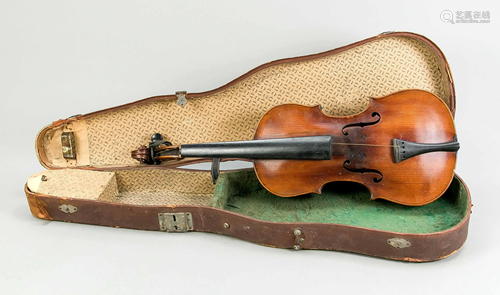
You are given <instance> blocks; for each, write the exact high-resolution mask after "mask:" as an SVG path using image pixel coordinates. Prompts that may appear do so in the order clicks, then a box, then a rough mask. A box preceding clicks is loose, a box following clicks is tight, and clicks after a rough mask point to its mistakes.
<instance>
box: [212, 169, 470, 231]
mask: <svg viewBox="0 0 500 295" xmlns="http://www.w3.org/2000/svg"><path fill="white" fill-rule="evenodd" d="M468 202H469V201H468V196H467V190H466V189H465V187H464V185H463V184H462V183H461V181H460V180H458V179H457V178H454V179H453V182H452V184H451V185H450V187H449V188H448V190H447V191H446V193H445V194H444V195H443V196H441V197H440V198H439V199H437V200H436V201H434V202H432V203H430V204H427V205H424V206H417V207H411V206H403V205H399V204H395V203H392V202H388V201H385V200H374V201H372V200H370V193H369V191H368V190H367V189H366V188H365V187H364V186H362V185H359V184H356V183H348V182H334V183H330V184H327V185H326V186H325V187H324V188H323V193H322V194H321V195H318V194H308V195H304V196H299V197H293V198H282V197H278V196H275V195H273V194H271V193H269V192H268V191H267V190H265V189H264V188H263V187H262V186H261V185H260V183H259V181H258V180H257V178H256V176H255V173H254V171H253V170H247V171H237V172H225V173H222V174H221V175H220V177H219V179H218V181H217V186H216V188H215V193H214V197H213V198H212V200H211V203H210V206H212V207H216V208H221V209H225V210H229V211H233V212H236V213H239V214H242V215H245V216H249V217H252V218H256V219H261V220H265V221H272V222H314V223H335V224H344V225H352V226H359V227H364V228H371V229H378V230H385V231H392V232H400V233H433V232H440V231H444V230H446V229H449V228H452V227H454V226H455V225H457V224H459V223H460V222H461V221H462V220H463V219H464V218H465V216H466V213H467V208H468V205H469V204H468Z"/></svg>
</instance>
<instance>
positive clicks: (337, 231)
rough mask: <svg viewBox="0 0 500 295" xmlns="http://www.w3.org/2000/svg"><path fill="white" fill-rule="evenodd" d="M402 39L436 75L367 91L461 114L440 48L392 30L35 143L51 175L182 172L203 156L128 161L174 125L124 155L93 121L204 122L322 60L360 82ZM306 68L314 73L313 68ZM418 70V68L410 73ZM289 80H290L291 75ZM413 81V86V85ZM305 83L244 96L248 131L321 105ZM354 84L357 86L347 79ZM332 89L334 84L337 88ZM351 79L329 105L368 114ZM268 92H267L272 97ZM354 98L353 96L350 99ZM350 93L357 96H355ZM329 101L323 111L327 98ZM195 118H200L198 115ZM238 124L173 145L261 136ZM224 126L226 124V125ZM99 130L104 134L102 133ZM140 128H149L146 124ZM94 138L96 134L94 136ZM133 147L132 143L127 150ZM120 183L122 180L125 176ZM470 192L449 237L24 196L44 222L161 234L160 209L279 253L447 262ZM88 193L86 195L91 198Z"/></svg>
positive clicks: (459, 239)
mask: <svg viewBox="0 0 500 295" xmlns="http://www.w3.org/2000/svg"><path fill="white" fill-rule="evenodd" d="M377 42H379V43H377ZM380 42H382V43H383V46H382V47H381V48H382V49H379V48H378V47H377V48H375V47H376V46H379V44H380ZM398 42H403V43H404V44H410V45H408V46H416V47H418V46H422V47H425V50H423V52H421V51H420V49H419V50H416V52H417V55H419V54H420V55H421V56H417V57H412V59H413V60H421V59H426V61H425V63H426V65H432V67H433V68H432V69H430V70H429V72H430V74H427V73H425V74H423V76H422V77H416V78H415V79H414V80H411V79H412V78H411V77H412V75H413V76H414V74H411V73H410V74H408V75H409V77H410V78H407V79H404V78H403V79H402V80H403V81H399V82H398V77H383V76H382V77H375V79H379V81H371V82H370V83H367V84H370V85H371V86H369V87H368V88H369V89H366V92H368V93H369V95H370V96H382V95H385V94H388V93H391V92H394V91H397V90H402V89H405V88H421V89H424V90H428V91H431V92H433V93H435V94H436V95H438V96H439V97H441V98H442V99H443V101H445V103H447V105H448V106H449V108H450V110H451V112H452V113H453V114H454V111H455V92H454V86H453V80H452V77H451V72H450V70H449V66H448V64H447V62H446V59H445V57H444V55H443V54H442V52H441V51H440V50H439V48H438V47H437V46H436V45H435V44H434V43H432V42H431V41H430V40H428V39H427V38H425V37H423V36H420V35H417V34H413V33H405V32H392V33H384V34H381V35H377V36H375V37H372V38H369V39H366V40H363V41H360V42H357V43H354V44H351V45H348V46H344V47H341V48H337V49H334V50H331V51H327V52H324V53H319V54H314V55H309V56H303V57H296V58H289V59H283V60H278V61H274V62H271V63H267V64H265V65H262V66H260V67H257V68H255V69H253V70H251V71H250V72H248V73H246V74H244V75H243V76H241V77H239V78H237V79H235V80H233V81H231V82H230V83H228V84H226V85H224V86H222V87H220V88H217V89H215V90H212V91H208V92H203V93H188V94H187V95H186V97H187V99H188V104H187V106H186V108H183V109H180V108H179V106H178V105H177V104H175V101H176V100H177V99H178V97H177V96H175V95H166V96H157V97H152V98H148V99H144V100H140V101H137V102H133V103H130V104H126V105H122V106H118V107H115V108H111V109H106V110H102V111H98V112H94V113H91V114H87V115H79V116H76V117H72V118H68V119H65V120H59V121H56V122H53V124H51V125H49V126H47V127H45V128H43V129H42V130H41V131H40V133H39V134H38V136H37V140H36V143H35V145H36V153H37V156H38V158H39V160H40V162H41V164H42V165H43V166H44V167H46V168H48V169H51V170H59V169H63V168H76V169H78V170H82V169H83V170H90V171H117V170H120V171H127V170H133V171H139V170H143V171H145V173H147V171H148V170H150V169H157V170H163V169H167V170H172V169H173V170H177V169H178V168H176V167H179V166H182V165H185V164H191V163H196V162H200V161H201V160H186V161H179V162H173V163H170V164H167V165H166V166H164V165H162V166H160V167H143V166H139V165H138V164H136V163H134V162H132V161H131V160H130V159H128V158H126V157H127V156H128V154H127V152H126V151H131V150H132V149H135V148H137V147H138V146H139V145H141V144H145V143H147V141H148V137H149V136H150V134H151V132H152V131H157V130H158V129H160V130H165V129H168V128H167V127H168V126H167V127H165V126H156V125H154V123H153V121H154V120H155V119H154V118H151V124H149V125H148V126H146V127H144V128H145V129H144V130H147V131H148V132H144V130H139V131H138V132H139V133H141V132H142V133H144V134H143V135H140V136H139V137H137V136H135V137H134V136H133V135H130V134H129V135H128V136H129V137H131V139H129V142H130V143H128V142H127V140H125V139H124V140H122V141H121V142H122V143H123V142H124V147H123V151H115V150H102V149H99V144H97V143H93V142H92V141H93V140H95V138H94V139H93V137H95V134H98V132H97V131H95V130H97V129H98V128H97V127H95V126H93V124H96V123H95V121H96V120H101V121H102V120H104V121H106V120H107V121H110V120H118V121H119V120H120V117H119V116H120V114H123V112H129V113H128V114H127V116H130V114H136V115H137V116H142V115H143V113H142V111H143V110H144V108H148V107H150V106H153V107H154V106H155V105H156V104H159V103H164V104H166V105H161V109H162V111H163V110H173V112H184V113H186V117H182V115H178V116H177V115H175V116H173V117H172V120H173V121H176V120H177V121H178V122H174V123H175V124H182V123H185V122H186V120H188V121H189V116H192V117H195V116H197V114H196V112H197V111H198V110H199V108H198V109H194V108H195V107H200V106H204V105H206V106H208V108H210V107H213V105H212V104H214V103H215V104H218V105H219V107H220V104H221V103H223V102H225V99H232V96H233V97H237V96H238V95H240V92H239V91H243V92H245V91H246V92H248V91H247V90H245V89H244V88H245V87H246V85H248V84H250V83H254V84H255V83H257V84H259V83H261V84H265V83H267V82H268V81H269V80H266V77H270V76H273V75H274V76H273V77H276V75H284V76H286V75H288V74H290V75H292V76H293V75H296V74H297V71H298V72H299V74H300V71H301V67H304V66H307V65H308V63H309V62H311V63H312V66H315V65H314V64H313V63H314V62H315V61H323V60H325V59H329V62H330V64H332V65H335V66H336V67H338V68H340V69H337V68H334V69H332V70H331V71H330V72H327V73H323V72H322V71H321V70H320V71H319V72H318V73H317V74H318V75H321V74H323V75H327V76H328V75H329V74H331V73H334V74H335V72H336V71H344V73H343V76H346V77H351V76H356V75H358V76H357V77H358V78H359V79H363V77H364V76H363V75H361V76H360V74H359V72H361V71H364V70H365V69H366V67H370V64H367V61H366V60H364V61H363V60H362V61H360V60H359V59H357V57H358V56H361V57H363V54H366V53H367V52H368V53H369V54H370V56H369V57H368V60H369V61H368V63H371V62H373V63H374V64H375V63H377V64H378V63H380V62H385V61H384V58H386V59H390V54H388V56H382V57H381V56H380V55H384V54H385V53H384V52H385V50H386V49H384V46H389V49H387V50H395V48H396V50H397V48H398V46H399V43H398ZM403 43H401V44H403ZM415 44H417V45H415ZM391 46H393V47H391ZM394 46H395V47H394ZM373 48H375V49H373ZM391 48H392V49H391ZM370 50H375V53H370ZM429 52H430V54H429ZM396 54H398V55H401V54H402V56H401V58H402V60H405V56H404V54H407V53H405V51H404V50H403V51H402V53H396ZM345 63H348V64H349V66H348V68H349V70H348V71H347V72H345V71H346V70H345V68H343V69H342V68H341V66H339V65H343V64H345ZM417 63H418V62H417ZM403 64H404V63H403ZM327 65H328V63H327ZM319 66H320V67H321V66H322V67H324V66H325V65H324V64H320V65H319ZM280 67H281V68H280ZM395 67H399V68H401V64H399V65H395ZM408 67H415V65H412V64H409V65H408ZM424 68H425V67H424ZM303 70H304V71H307V69H303ZM389 70H390V69H389ZM424 70H425V69H424ZM409 71H410V72H411V71H412V69H410V70H409ZM420 71H422V70H420ZM340 76H342V75H340ZM343 76H342V77H343ZM328 77H329V76H328ZM426 77H427V78H426ZM252 79H253V80H252ZM284 79H285V81H286V78H284ZM294 79H295V77H294ZM332 79H334V78H332ZM346 79H348V78H346ZM425 79H428V81H431V82H426V81H424V82H422V81H423V80H425ZM255 80H256V81H255ZM306 80H307V79H306ZM408 80H410V81H409V82H408ZM273 81H274V80H273ZM278 82H279V81H278ZM299 82H300V83H298V85H293V87H292V86H289V85H291V84H293V83H291V84H288V85H281V84H280V83H277V86H273V87H275V89H276V87H278V92H281V89H279V88H280V87H282V88H283V89H285V88H292V89H289V90H283V91H282V92H285V94H284V96H286V95H287V93H286V91H290V93H294V94H297V93H302V94H301V95H298V96H297V97H291V98H290V99H287V98H280V97H278V98H275V99H271V100H270V101H267V102H266V103H265V104H263V105H262V104H259V103H258V102H259V97H258V96H250V97H246V98H244V99H245V100H252V99H253V101H251V102H252V103H253V104H254V105H255V106H254V108H255V110H254V109H250V108H249V107H248V106H243V110H241V111H240V112H239V113H237V117H238V116H242V114H246V112H248V113H249V114H250V115H249V117H248V118H246V120H243V121H248V123H247V126H252V124H254V121H256V120H258V119H259V118H260V116H261V115H262V113H263V112H265V111H266V110H267V108H269V107H270V106H274V105H276V104H280V103H284V102H299V103H303V104H307V103H308V102H309V103H310V104H312V103H315V102H316V100H311V101H308V100H307V98H304V96H307V95H308V94H311V93H314V92H317V89H316V88H315V87H316V86H314V83H315V82H314V81H306V82H304V81H299ZM345 82H348V81H347V80H346V81H345ZM320 83H323V82H320ZM325 83H327V84H328V82H325ZM342 83H343V82H342V81H337V82H335V83H333V84H334V85H333V86H332V85H330V86H331V87H332V89H334V90H332V91H333V95H335V94H336V95H337V96H335V97H340V98H341V99H344V102H345V103H344V104H340V105H339V102H338V101H334V102H332V105H330V106H329V105H328V104H327V107H326V112H329V113H331V114H335V115H348V114H352V113H356V112H358V111H359V110H362V109H363V107H364V106H366V105H365V104H364V101H365V100H363V98H364V97H365V96H366V95H365V94H363V93H361V94H360V93H358V92H356V90H351V91H344V90H343V89H339V88H341V87H340V86H342V85H344V86H345V88H350V87H351V88H356V87H359V88H360V89H364V88H366V87H365V86H364V84H363V83H362V81H361V82H360V83H361V84H360V85H346V84H342ZM426 83H427V84H426ZM280 85H281V86H280ZM428 85H431V86H428ZM432 85H434V86H432ZM259 87H264V88H265V85H264V86H262V85H259ZM370 87H371V88H370ZM426 88H427V89H426ZM242 89H243V90H242ZM262 91H264V90H262ZM338 91H341V93H340V94H339V92H338ZM361 92H362V91H361ZM263 95H264V96H266V94H265V93H264V94H263ZM321 95H322V96H327V97H329V96H330V95H332V93H328V92H325V93H322V94H321ZM278 96H279V95H278ZM346 97H347V98H348V99H346ZM349 97H353V98H352V100H351V99H350V98H349ZM205 102H206V104H205ZM321 103H322V105H323V104H324V103H325V102H321ZM190 104H191V105H194V106H193V109H190V108H189V106H190ZM329 107H330V108H329ZM228 108H231V106H228ZM222 109H224V106H222ZM189 112H192V113H191V114H190V113H189ZM213 112H214V113H216V112H218V111H217V110H215V111H213ZM221 112H222V111H221ZM221 112H219V113H221ZM117 116H118V119H117ZM221 116H223V117H227V116H233V115H232V114H230V113H224V112H222V113H221ZM178 117H179V118H178ZM186 118H188V119H186ZM235 120H236V121H237V122H236V123H235V124H234V125H235V126H232V125H228V126H219V127H217V128H219V130H218V131H220V132H214V133H210V132H208V133H209V134H208V135H207V132H206V131H204V130H200V128H201V129H203V128H205V130H210V129H213V128H215V127H214V126H216V125H213V126H212V125H210V124H211V123H210V122H211V120H208V121H206V122H205V121H203V122H201V123H199V124H198V122H194V123H193V126H192V129H191V130H189V128H188V129H184V131H183V133H179V134H176V133H175V132H173V131H172V130H167V131H166V133H168V137H167V139H168V140H171V141H173V142H174V143H191V142H203V141H207V142H208V141H226V140H244V139H250V138H251V136H252V134H253V129H252V128H246V129H250V130H247V131H245V130H244V129H245V128H242V127H246V126H243V125H244V124H243V123H241V121H242V120H238V119H235V118H233V117H232V120H231V122H234V121H235ZM190 122H191V121H190ZM222 122H225V121H224V120H222ZM226 122H229V121H226ZM142 123H144V122H141V124H142ZM197 124H198V125H197ZM228 124H229V123H228ZM143 125H144V124H143ZM254 125H255V124H254ZM200 126H201V127H200ZM253 127H255V126H253ZM93 128H94V129H95V130H93ZM99 128H100V127H99ZM138 129H140V128H139V127H138ZM197 130H199V131H200V132H196V131H197ZM63 131H75V134H78V135H77V136H76V139H77V141H78V142H79V143H78V145H77V148H78V149H77V153H79V154H77V158H78V159H79V160H64V159H62V157H61V155H57V150H58V149H59V150H60V146H57V141H56V140H54V138H57V137H58V136H60V134H61V133H62V132H63ZM87 132H88V133H89V135H90V136H88V135H87ZM102 132H103V133H109V132H110V131H109V130H104V131H102ZM169 132H170V133H169ZM162 133H163V132H162ZM98 141H102V140H98ZM107 144H108V145H111V146H113V145H117V144H118V143H116V142H112V141H111V142H107ZM127 144H128V145H129V146H127ZM65 170H72V169H64V170H61V171H65ZM206 174H208V175H209V172H206ZM197 177H198V176H197ZM208 177H209V176H208ZM201 178H204V179H205V178H207V176H202V177H201ZM207 179H208V178H207ZM457 180H458V181H460V182H461V183H462V184H463V181H462V180H461V179H460V178H458V177H457ZM118 181H119V182H120V181H122V180H118ZM181 183H182V182H181ZM173 185H174V186H175V185H176V184H175V183H174V184H173ZM177 185H178V184H177ZM464 187H465V185H464ZM174 190H175V189H174ZM212 190H213V188H212ZM465 190H466V191H467V195H468V207H467V212H466V214H465V218H463V220H462V221H461V222H460V223H459V224H457V225H456V226H454V227H452V228H450V229H447V230H444V231H441V232H435V233H427V234H410V233H398V232H390V231H381V230H376V229H371V228H362V227H356V226H348V225H342V224H324V223H279V222H267V221H262V220H257V219H254V218H250V217H247V216H243V215H240V214H237V213H234V212H231V211H227V210H223V209H218V208H213V207H209V206H208V205H207V204H205V203H203V202H201V203H197V202H196V201H194V203H190V202H191V201H190V200H191V199H189V200H188V201H186V202H184V203H183V201H182V200H184V199H182V198H181V201H178V202H172V203H167V204H161V202H158V203H156V204H155V203H154V202H153V203H144V204H142V203H134V202H128V203H117V202H113V201H112V200H111V201H110V200H108V199H106V197H103V196H102V195H101V196H99V197H98V198H86V197H82V198H75V197H66V196H55V194H54V195H51V194H44V193H41V192H36V191H34V190H32V189H31V188H30V187H29V186H28V183H27V185H26V186H25V193H26V196H27V198H28V203H29V207H30V210H31V212H32V214H33V215H34V216H35V217H38V218H41V219H46V220H57V221H66V222H77V223H85V224H94V225H104V226H113V227H123V228H131V229H140V230H155V231H158V230H160V225H159V221H158V214H159V213H168V212H190V213H191V214H192V218H193V230H194V231H204V232H213V233H218V234H224V235H229V236H233V237H236V238H240V239H243V240H247V241H250V242H254V243H258V244H262V245H268V246H273V247H278V248H293V247H294V246H295V245H296V244H298V239H300V238H301V237H302V238H304V241H303V242H302V243H299V244H300V249H325V250H337V251H346V252H355V253H361V254H366V255H371V256H378V257H383V258H388V259H395V260H405V261H433V260H438V259H441V258H444V257H447V256H449V255H452V254H453V253H455V252H456V251H458V250H459V249H460V247H461V246H462V245H463V244H464V242H465V240H466V237H467V231H468V223H469V217H470V212H471V200H470V194H469V191H468V190H467V189H466V187H465ZM200 191H204V192H203V193H205V194H208V195H209V194H210V193H211V192H212V191H211V190H210V188H207V187H202V188H200ZM197 193H198V192H197V191H193V195H196V194H197ZM83 194H84V195H85V192H84V193H83ZM89 194H90V192H89ZM61 205H72V206H75V207H77V208H78V212H77V214H76V213H74V214H71V213H67V212H63V211H62V210H60V209H59V207H60V206H61ZM225 223H227V224H230V225H231V226H230V227H229V228H226V227H224V224H225ZM297 229H300V231H301V234H300V235H299V236H297V235H295V234H294V231H295V230H297ZM390 239H404V240H405V241H409V242H410V243H411V247H392V246H388V240H390Z"/></svg>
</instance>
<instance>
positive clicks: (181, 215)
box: [158, 212, 193, 233]
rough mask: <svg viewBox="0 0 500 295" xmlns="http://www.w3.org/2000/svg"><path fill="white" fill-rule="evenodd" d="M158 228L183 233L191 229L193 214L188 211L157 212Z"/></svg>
mask: <svg viewBox="0 0 500 295" xmlns="http://www.w3.org/2000/svg"><path fill="white" fill-rule="evenodd" d="M158 221H159V223H160V230H161V231H166V232H174V233H183V232H187V231H190V230H193V216H192V215H191V213H190V212H178V213H158Z"/></svg>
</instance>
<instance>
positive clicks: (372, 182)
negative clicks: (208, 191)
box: [254, 90, 457, 206]
mask: <svg viewBox="0 0 500 295" xmlns="http://www.w3.org/2000/svg"><path fill="white" fill-rule="evenodd" d="M370 100H371V101H370V105H369V106H368V108H367V109H366V110H365V111H363V112H361V113H359V114H356V115H352V116H348V117H333V116H327V115H325V114H323V112H322V111H321V108H320V106H315V107H308V106H302V105H296V104H286V105H280V106H277V107H274V108H273V109H271V110H270V111H268V112H267V113H266V114H265V115H264V117H263V118H262V119H261V121H260V122H259V124H258V127H257V129H256V132H255V139H269V138H288V137H302V136H310V135H331V136H332V157H331V159H329V160H280V159H271V160H266V159H255V160H254V168H255V172H256V174H257V176H258V179H259V181H260V182H261V183H262V185H263V186H264V187H265V188H266V189H267V190H268V191H270V192H272V193H273V194H276V195H278V196H282V197H293V196H297V195H302V194H307V193H318V194H319V193H321V189H322V187H323V186H324V185H325V184H326V183H329V182H333V181H352V182H357V183H361V184H363V185H365V186H366V187H367V188H368V189H369V190H370V191H371V193H372V199H377V198H381V199H386V200H389V201H392V202H396V203H399V204H404V205H411V206H418V205H424V204H427V203H430V202H432V201H433V200H435V199H437V198H438V197H440V196H441V195H442V194H443V193H444V192H445V190H446V189H447V188H448V186H449V184H450V182H451V180H452V178H453V175H454V169H455V164H456V159H457V155H456V152H449V151H437V152H429V153H424V154H420V155H417V156H414V157H410V158H407V159H405V160H402V161H400V162H396V159H395V151H394V149H395V148H396V146H394V144H393V143H394V139H400V140H401V141H402V142H403V143H404V142H405V141H408V142H416V143H445V142H454V141H456V132H455V127H454V124H453V117H452V115H451V113H450V111H449V109H448V107H447V106H446V105H445V104H444V102H443V101H442V100H441V99H439V98H438V97H437V96H435V95H434V94H432V93H430V92H427V91H422V90H403V91H400V92H396V93H393V94H390V95H387V96H384V97H380V98H371V99H370ZM402 155H403V156H404V153H403V154H402Z"/></svg>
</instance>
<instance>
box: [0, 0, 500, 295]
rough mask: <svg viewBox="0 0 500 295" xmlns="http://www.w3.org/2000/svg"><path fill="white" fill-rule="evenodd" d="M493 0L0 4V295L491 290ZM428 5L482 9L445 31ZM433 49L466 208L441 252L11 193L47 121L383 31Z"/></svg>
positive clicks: (214, 80) (494, 267) (494, 257)
mask: <svg viewBox="0 0 500 295" xmlns="http://www.w3.org/2000/svg"><path fill="white" fill-rule="evenodd" d="M499 8H500V7H499V4H498V1H440V2H438V1H415V2H410V1H401V0H398V1H367V2H359V1H330V2H329V1H303V2H289V1H288V2H287V1H239V2H236V1H168V0H163V1H160V0H158V1H129V0H120V1H93V0H86V1H80V2H75V1H67V0H65V1H51V0H45V1H21V0H17V1H8V2H7V1H2V2H1V4H0V95H1V105H0V108H1V111H0V112H1V117H0V123H1V128H0V129H1V130H0V132H1V137H0V139H1V144H0V148H1V150H0V156H1V158H2V165H1V168H0V169H1V171H0V172H1V174H0V188H1V198H0V293H1V294H180V293H182V294H195V293H198V294H256V293H260V294H317V293H330V294H379V293H380V294H382V293H384V294H437V293H439V294H472V293H476V294H499V293H500V291H499V279H498V277H499V274H500V272H499V269H500V266H499V265H500V259H499V258H500V255H499V253H500V237H499V236H500V232H499V226H500V225H499V222H498V221H499V215H500V213H499V212H500V201H499V196H500V187H499V185H498V183H499V181H500V175H499V172H498V171H499V168H500V167H499V161H498V160H499V157H498V152H499V136H498V135H499V133H500V132H499V130H498V128H499V127H500V126H499V124H498V121H499V120H500V118H499V116H498V114H499V113H500V110H499V108H498V107H499V103H498V100H499V99H500V95H499V94H498V92H499V91H498V90H499V84H500V83H499V78H500V75H499V68H500V64H499V58H498V55H499V52H500V43H499V41H498V40H499V33H500V30H499V28H500V27H499V23H500V10H499ZM443 10H450V11H452V12H456V11H490V15H491V23H490V24H450V23H445V22H443V21H441V19H440V13H441V12H442V11H443ZM393 30H396V31H410V32H416V33H419V34H423V35H425V36H427V37H429V38H430V39H431V40H433V41H434V42H436V43H437V44H438V46H440V47H441V49H442V50H443V52H444V53H445V55H446V57H447V58H448V61H449V63H450V65H451V70H452V73H453V76H454V79H455V86H456V93H457V114H456V125H457V130H458V135H459V140H460V142H461V144H462V148H461V150H460V152H459V158H458V160H459V161H458V166H457V169H456V171H457V173H458V174H459V175H460V176H461V177H463V178H464V180H465V181H466V183H467V184H468V186H469V188H470V190H471V193H472V198H473V203H474V205H475V206H474V208H473V211H474V212H473V214H472V216H471V223H470V232H469V238H468V241H467V242H466V244H465V246H464V247H463V248H462V249H461V250H460V251H459V252H458V253H457V254H455V255H453V256H451V257H449V258H447V259H444V260H441V261H437V262H431V263H420V264H417V263H404V262H395V261H389V260H384V259H379V258H372V257H367V256H362V255H356V254H349V253H341V252H332V251H299V252H294V251H291V250H282V249H273V248H268V247H264V246H259V245H255V244H252V243H248V242H244V241H241V240H238V239H235V238H230V237H226V236H219V235H215V234H206V233H186V234H165V233H160V232H147V231H136V230H126V229H115V228H106V227H98V226H89V225H80V224H68V223H62V222H48V221H43V220H40V219H37V218H34V217H33V216H32V215H31V214H30V212H29V210H28V205H27V202H26V198H25V196H24V193H23V186H24V183H25V182H26V180H27V179H28V177H29V176H30V175H32V174H34V173H36V172H39V171H42V170H43V168H42V167H41V166H40V164H39V163H38V161H37V159H36V156H35V152H34V148H33V145H34V138H35V135H36V133H37V132H38V131H39V130H40V129H41V128H42V127H43V126H45V125H47V124H50V123H51V122H52V121H55V120H57V119H61V118H66V117H68V116H71V115H74V114H78V113H88V112H92V111H96V110H99V109H103V108H108V107H112V106H116V105H120V104H124V103H128V102H131V101H135V100H138V99H142V98H146V97H150V96H154V95H160V94H173V93H174V92H175V91H178V90H187V91H188V92H201V91H207V90H211V89H213V88H216V87H219V86H221V85H223V84H225V83H227V82H229V81H230V80H232V79H234V78H236V77H238V76H239V75H241V74H243V73H245V72H247V71H249V70H251V69H252V68H254V67H256V66H258V65H260V64H263V63H265V62H268V61H272V60H275V59H280V58H286V57H294V56H300V55H307V54H312V53H317V52H322V51H326V50H330V49H333V48H336V47H339V46H343V45H347V44H350V43H353V42H356V41H359V40H362V39H365V38H368V37H371V36H374V35H377V34H379V33H381V32H384V31H393Z"/></svg>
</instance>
